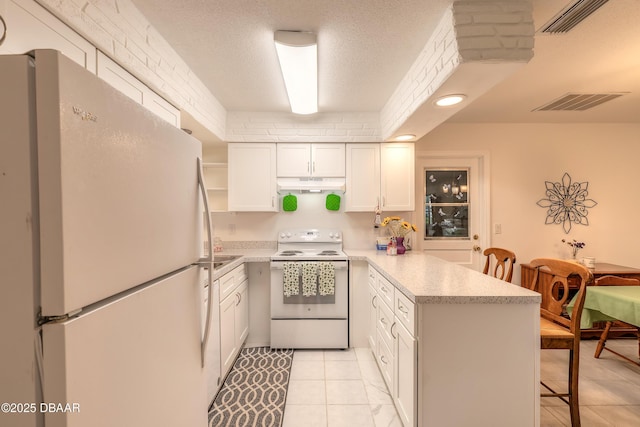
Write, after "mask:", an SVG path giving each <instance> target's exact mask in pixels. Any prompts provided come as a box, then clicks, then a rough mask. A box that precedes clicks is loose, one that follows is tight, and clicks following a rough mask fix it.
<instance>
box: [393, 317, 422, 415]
mask: <svg viewBox="0 0 640 427" xmlns="http://www.w3.org/2000/svg"><path fill="white" fill-rule="evenodd" d="M392 332H395V335H394V344H395V345H394V351H393V354H394V358H395V373H394V377H395V381H394V384H393V402H394V403H395V405H396V410H397V411H398V416H399V417H400V419H401V420H402V423H403V424H404V425H405V426H413V425H414V424H415V421H414V420H415V413H416V398H417V395H416V394H417V390H418V388H417V382H416V381H417V375H416V373H417V370H416V364H417V360H416V339H415V337H414V336H413V335H412V334H411V333H410V332H409V331H408V330H407V329H406V328H405V327H404V326H402V324H401V323H399V322H396V323H394V330H393V331H392Z"/></svg>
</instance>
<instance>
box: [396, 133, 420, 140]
mask: <svg viewBox="0 0 640 427" xmlns="http://www.w3.org/2000/svg"><path fill="white" fill-rule="evenodd" d="M415 137H416V136H415V135H414V134H412V133H407V134H404V135H398V136H396V137H395V138H393V139H395V140H396V141H411V140H412V139H413V138H415Z"/></svg>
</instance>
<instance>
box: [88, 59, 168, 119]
mask: <svg viewBox="0 0 640 427" xmlns="http://www.w3.org/2000/svg"><path fill="white" fill-rule="evenodd" d="M97 58H98V59H97V72H96V74H97V75H98V77H100V78H101V79H102V80H104V81H106V82H107V83H109V84H110V85H111V86H113V87H114V88H116V89H118V90H119V91H120V92H122V93H124V94H125V95H127V96H128V97H129V98H131V99H133V100H134V101H136V102H137V103H138V104H141V105H143V106H144V107H146V108H147V109H148V110H150V111H151V112H153V113H154V114H156V115H157V116H158V117H160V118H162V119H164V120H166V121H167V122H169V123H171V124H172V125H173V126H175V127H180V110H178V109H177V108H175V107H174V106H173V105H171V104H169V103H168V102H167V101H165V100H164V99H163V98H161V97H160V96H159V95H158V94H156V93H155V92H153V91H152V90H151V89H149V87H148V86H147V85H145V84H144V83H142V82H141V81H140V80H138V79H137V78H135V77H134V76H133V75H132V74H130V73H129V72H128V71H127V70H125V69H124V68H122V67H121V66H120V65H118V64H116V63H115V62H114V61H113V60H112V59H111V58H109V57H108V56H106V55H105V54H104V53H102V52H100V51H98V57H97Z"/></svg>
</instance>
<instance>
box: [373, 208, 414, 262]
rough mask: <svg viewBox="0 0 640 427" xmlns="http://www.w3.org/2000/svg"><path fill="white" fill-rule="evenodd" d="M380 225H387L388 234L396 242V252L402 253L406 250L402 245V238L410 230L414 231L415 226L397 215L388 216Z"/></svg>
mask: <svg viewBox="0 0 640 427" xmlns="http://www.w3.org/2000/svg"><path fill="white" fill-rule="evenodd" d="M380 225H381V226H383V227H388V230H389V234H390V235H391V238H392V239H393V240H394V241H395V243H396V254H397V255H403V254H404V253H405V252H406V250H407V248H406V247H405V246H404V238H405V237H407V235H408V234H409V233H411V232H412V231H416V230H417V227H416V226H415V225H414V224H411V223H409V222H407V221H405V220H403V219H402V218H400V217H399V216H388V217H386V218H385V219H384V220H383V221H382V223H381V224H380Z"/></svg>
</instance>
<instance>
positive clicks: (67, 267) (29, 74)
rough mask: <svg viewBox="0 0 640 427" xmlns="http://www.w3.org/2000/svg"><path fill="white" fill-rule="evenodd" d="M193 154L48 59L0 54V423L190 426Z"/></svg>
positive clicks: (117, 98)
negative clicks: (0, 406) (0, 405)
mask: <svg viewBox="0 0 640 427" xmlns="http://www.w3.org/2000/svg"><path fill="white" fill-rule="evenodd" d="M200 158H201V145H200V142H199V141H197V140H196V139H195V138H192V137H190V136H189V135H187V134H186V133H184V132H183V131H181V130H180V129H177V128H174V127H172V126H170V125H169V124H167V123H165V122H163V121H162V120H160V119H157V118H156V117H155V116H154V115H153V114H152V113H150V112H148V111H146V110H145V109H144V108H142V107H141V106H139V105H138V104H136V103H135V102H133V101H131V100H130V99H128V98H127V97H125V96H124V95H122V94H120V93H119V92H117V91H116V90H114V89H113V88H111V87H110V86H109V85H108V84H106V83H105V82H103V81H101V80H100V79H98V78H97V77H96V76H95V75H93V74H91V73H90V72H88V71H86V70H84V69H82V68H81V67H80V66H78V65H77V64H75V63H74V62H72V61H71V60H69V59H67V58H66V57H64V56H63V55H62V54H60V53H59V52H57V51H52V50H37V51H34V52H32V53H30V54H29V55H7V56H0V247H1V250H0V340H1V344H0V404H2V408H1V409H2V410H1V411H0V425H2V426H30V427H31V426H45V427H56V426H67V427H72V426H77V427H89V426H91V427H101V426H104V427H114V426H118V427H127V426H131V427H141V426H153V427H162V426H167V427H175V426H190V427H204V426H206V424H207V403H208V402H207V398H206V384H205V382H206V379H205V372H204V370H203V363H204V361H203V357H204V354H203V351H202V348H203V342H204V341H206V338H205V331H204V329H205V328H204V327H203V324H204V322H203V319H202V317H203V314H202V286H201V285H202V283H201V280H200V279H199V276H200V274H202V273H203V271H200V269H201V268H203V265H207V266H209V265H210V264H208V262H209V261H210V260H206V259H201V252H202V250H201V249H202V240H203V239H202V234H203V221H202V218H203V212H205V211H206V212H208V209H206V210H205V208H203V204H204V203H203V196H204V195H206V191H203V190H202V188H203V186H202V182H201V179H200V180H199V175H200V173H199V167H200V162H201V160H200ZM200 178H201V176H200ZM199 184H200V185H199ZM205 203H206V202H205ZM207 218H209V216H208V215H207ZM208 225H209V227H208V228H209V229H210V223H209V224H208ZM211 271H212V269H211V268H208V272H211ZM209 280H210V278H209ZM210 288H211V287H210Z"/></svg>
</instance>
